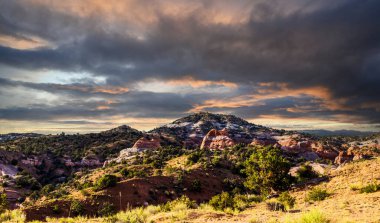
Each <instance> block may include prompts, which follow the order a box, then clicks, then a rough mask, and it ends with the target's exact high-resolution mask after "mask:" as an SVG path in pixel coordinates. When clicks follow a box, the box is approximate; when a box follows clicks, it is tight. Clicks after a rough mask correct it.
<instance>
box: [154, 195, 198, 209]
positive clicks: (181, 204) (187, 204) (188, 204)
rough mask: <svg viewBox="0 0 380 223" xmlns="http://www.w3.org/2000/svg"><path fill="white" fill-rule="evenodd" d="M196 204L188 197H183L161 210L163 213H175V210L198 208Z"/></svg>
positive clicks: (163, 206)
mask: <svg viewBox="0 0 380 223" xmlns="http://www.w3.org/2000/svg"><path fill="white" fill-rule="evenodd" d="M196 206H197V205H196V203H195V202H194V201H192V200H190V198H188V197H187V196H185V195H183V196H181V197H179V198H177V199H175V200H173V201H170V202H167V203H166V204H164V205H162V206H161V210H163V211H173V210H180V209H181V210H183V209H189V208H196Z"/></svg>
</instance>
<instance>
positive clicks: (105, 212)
mask: <svg viewBox="0 0 380 223" xmlns="http://www.w3.org/2000/svg"><path fill="white" fill-rule="evenodd" d="M98 213H99V215H100V216H111V215H114V214H115V213H116V208H115V205H114V204H111V203H109V202H105V203H104V204H103V205H102V206H101V207H100V208H99V210H98Z"/></svg>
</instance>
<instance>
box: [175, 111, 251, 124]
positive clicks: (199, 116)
mask: <svg viewBox="0 0 380 223" xmlns="http://www.w3.org/2000/svg"><path fill="white" fill-rule="evenodd" d="M187 122H191V123H198V122H214V123H221V124H226V123H233V124H237V125H247V124H250V123H249V122H247V121H246V120H244V119H242V118H239V117H237V116H234V115H229V114H215V113H210V112H198V113H193V114H191V115H188V116H186V117H183V118H180V119H177V120H175V121H174V122H172V123H171V124H180V123H187Z"/></svg>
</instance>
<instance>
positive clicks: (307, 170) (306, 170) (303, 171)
mask: <svg viewBox="0 0 380 223" xmlns="http://www.w3.org/2000/svg"><path fill="white" fill-rule="evenodd" d="M316 177H318V173H316V172H315V171H314V170H313V168H312V167H311V166H310V165H308V164H303V165H301V166H300V168H299V169H298V170H297V173H296V179H297V181H298V182H303V181H305V180H308V179H313V178H316Z"/></svg>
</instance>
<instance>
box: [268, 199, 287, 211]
mask: <svg viewBox="0 0 380 223" xmlns="http://www.w3.org/2000/svg"><path fill="white" fill-rule="evenodd" d="M266 206H267V209H268V210H270V211H285V206H284V205H283V204H282V203H281V202H277V201H268V202H266Z"/></svg>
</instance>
